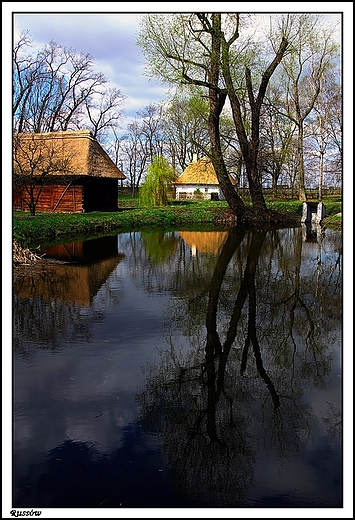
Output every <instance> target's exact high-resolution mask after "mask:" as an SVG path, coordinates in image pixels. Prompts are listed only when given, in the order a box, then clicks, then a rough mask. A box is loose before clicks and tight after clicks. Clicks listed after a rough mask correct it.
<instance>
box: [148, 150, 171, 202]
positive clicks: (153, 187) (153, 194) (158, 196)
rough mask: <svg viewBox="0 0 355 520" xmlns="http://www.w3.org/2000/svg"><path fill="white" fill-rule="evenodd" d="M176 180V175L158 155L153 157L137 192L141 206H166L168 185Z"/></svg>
mask: <svg viewBox="0 0 355 520" xmlns="http://www.w3.org/2000/svg"><path fill="white" fill-rule="evenodd" d="M175 179H176V174H175V171H174V170H173V168H172V167H171V166H170V165H169V163H168V162H167V161H166V159H164V157H162V156H160V155H155V156H154V157H153V161H152V163H151V165H150V166H149V168H148V172H147V175H146V178H145V181H144V184H142V186H141V187H140V190H139V199H140V203H141V205H142V206H167V205H168V185H169V183H170V182H172V181H174V180H175Z"/></svg>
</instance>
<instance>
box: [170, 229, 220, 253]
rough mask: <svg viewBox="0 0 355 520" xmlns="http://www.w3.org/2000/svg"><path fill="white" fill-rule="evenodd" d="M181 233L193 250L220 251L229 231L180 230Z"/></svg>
mask: <svg viewBox="0 0 355 520" xmlns="http://www.w3.org/2000/svg"><path fill="white" fill-rule="evenodd" d="M179 235H180V236H181V238H182V239H183V240H184V242H186V244H187V245H188V246H189V247H190V249H191V250H193V249H195V250H196V251H200V253H218V252H219V250H220V249H221V247H222V245H223V244H224V242H225V241H226V240H227V237H228V231H179Z"/></svg>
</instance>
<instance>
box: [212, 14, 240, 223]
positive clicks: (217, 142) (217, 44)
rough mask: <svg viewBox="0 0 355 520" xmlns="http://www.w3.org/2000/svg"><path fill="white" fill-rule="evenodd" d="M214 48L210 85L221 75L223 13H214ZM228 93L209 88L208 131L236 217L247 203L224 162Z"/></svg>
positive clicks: (215, 163)
mask: <svg viewBox="0 0 355 520" xmlns="http://www.w3.org/2000/svg"><path fill="white" fill-rule="evenodd" d="M212 23H213V29H214V30H213V31H212V49H211V68H210V71H209V83H210V85H218V80H219V76H220V54H221V39H220V31H221V14H220V13H214V14H213V15H212ZM226 97H227V93H226V92H223V91H220V90H218V89H216V88H209V107H210V108H209V110H210V111H209V117H208V132H209V136H210V140H211V152H212V154H211V160H212V164H213V167H214V169H215V172H216V175H217V179H218V182H219V184H220V186H221V190H222V192H223V195H224V197H225V199H226V201H227V203H228V205H229V207H230V208H231V210H232V211H233V213H234V214H235V215H236V217H242V216H243V215H244V213H245V204H244V202H243V200H242V199H241V198H240V197H239V195H238V193H237V192H236V190H235V189H234V186H233V184H232V182H231V180H230V178H229V176H228V172H227V168H226V165H225V162H224V158H223V154H222V147H221V139H220V132H219V118H220V115H221V112H222V109H223V106H224V103H225V101H226Z"/></svg>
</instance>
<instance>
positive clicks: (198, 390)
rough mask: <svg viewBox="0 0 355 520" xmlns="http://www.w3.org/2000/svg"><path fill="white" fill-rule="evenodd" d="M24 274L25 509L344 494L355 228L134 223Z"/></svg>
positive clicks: (21, 433)
mask: <svg viewBox="0 0 355 520" xmlns="http://www.w3.org/2000/svg"><path fill="white" fill-rule="evenodd" d="M45 251H46V254H47V256H48V257H52V258H57V259H60V260H66V261H67V262H69V263H66V264H57V265H47V266H46V267H43V268H41V270H40V272H37V273H33V274H31V275H27V276H26V277H14V291H13V292H14V294H13V296H14V303H13V320H14V321H13V346H14V364H13V400H14V405H13V412H14V424H13V441H14V448H13V456H14V459H13V460H14V462H13V501H12V506H13V507H22V508H24V507H26V508H28V507H30V508H119V507H123V508H124V507H126V508H140V507H148V508H149V507H154V508H169V507H174V508H176V507H182V508H183V507H190V508H193V507H248V508H254V507H257V508H269V507H270V508H271V507H274V508H275V507H280V508H281V507H283V508H297V507H313V508H324V507H326V508H337V507H342V452H341V440H342V433H341V408H342V407H341V389H342V385H341V378H342V367H341V360H342V329H341V327H342V318H341V310H342V294H341V290H342V241H341V235H340V234H338V233H335V232H332V231H331V230H326V231H325V232H323V233H322V232H321V231H320V230H315V231H314V230H313V232H310V230H307V229H306V228H302V227H300V228H287V229H277V230H272V231H262V230H244V229H243V228H235V229H231V230H221V231H206V232H203V231H198V232H193V231H180V232H179V231H175V232H167V233H163V232H146V233H143V232H141V233H139V232H134V233H124V234H119V235H118V236H117V235H116V236H110V237H104V238H98V239H96V240H90V241H86V242H81V243H79V242H76V243H73V244H61V245H58V246H56V247H51V248H47V249H46V250H45Z"/></svg>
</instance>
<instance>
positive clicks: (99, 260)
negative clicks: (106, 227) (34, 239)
mask: <svg viewBox="0 0 355 520" xmlns="http://www.w3.org/2000/svg"><path fill="white" fill-rule="evenodd" d="M40 254H45V255H46V256H45V258H52V259H55V260H62V261H63V260H64V261H68V262H70V263H68V264H66V263H65V264H60V263H58V264H54V265H50V264H48V265H45V266H44V267H43V269H42V271H41V272H39V273H34V274H33V275H31V276H25V277H23V278H21V279H15V280H14V293H15V294H16V295H17V296H19V297H22V298H29V297H33V298H36V297H38V298H42V299H43V300H44V301H51V300H56V301H64V302H71V303H78V304H80V305H85V306H90V305H91V303H92V301H93V298H94V297H95V296H96V294H97V293H98V291H99V289H100V288H101V287H102V285H103V284H104V283H105V282H106V280H107V279H108V277H109V276H110V274H111V273H112V271H113V270H114V269H115V268H116V266H117V265H118V264H119V262H120V261H121V260H122V259H123V258H124V255H123V254H122V253H118V251H117V236H112V237H103V238H98V239H95V240H88V241H85V242H72V243H68V244H60V245H55V246H51V247H48V248H43V249H41V251H40Z"/></svg>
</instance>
